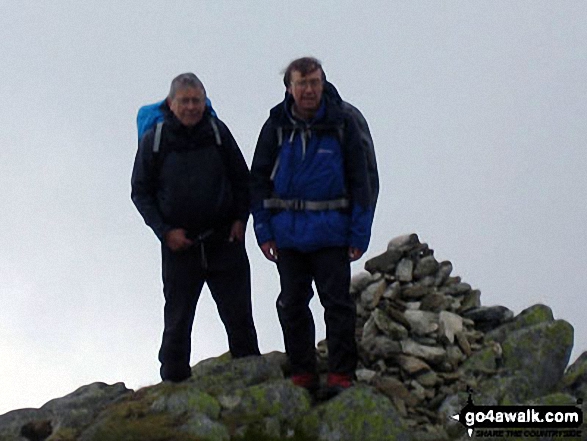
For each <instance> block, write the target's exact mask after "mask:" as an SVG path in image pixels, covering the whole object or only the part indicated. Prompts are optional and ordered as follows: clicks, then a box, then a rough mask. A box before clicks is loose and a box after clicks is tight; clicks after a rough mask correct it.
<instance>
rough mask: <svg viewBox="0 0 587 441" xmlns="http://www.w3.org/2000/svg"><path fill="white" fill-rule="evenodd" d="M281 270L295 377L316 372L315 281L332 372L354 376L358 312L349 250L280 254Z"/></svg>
mask: <svg viewBox="0 0 587 441" xmlns="http://www.w3.org/2000/svg"><path fill="white" fill-rule="evenodd" d="M277 268H278V270H279V276H280V281H281V293H280V295H279V297H278V299H277V312H278V316H279V321H280V323H281V328H282V330H283V336H284V341H285V350H286V352H287V354H288V356H289V359H290V362H291V365H292V372H293V373H294V374H300V373H313V372H315V371H316V352H315V347H316V343H315V339H316V331H315V326H314V319H313V317H312V312H311V310H310V308H309V303H310V300H311V299H312V297H313V295H314V292H313V290H312V280H314V282H315V284H316V288H317V291H318V296H319V298H320V302H321V303H322V306H323V307H324V320H325V322H326V338H327V340H328V354H329V357H328V370H329V372H331V373H340V374H348V375H353V374H354V371H355V369H356V366H357V348H356V343H355V316H356V307H355V302H354V300H353V298H352V297H351V295H350V294H349V285H350V262H349V257H348V249H347V248H324V249H321V250H318V251H315V252H311V253H302V252H299V251H296V250H292V249H280V250H279V261H278V262H277Z"/></svg>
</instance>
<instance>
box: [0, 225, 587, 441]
mask: <svg viewBox="0 0 587 441" xmlns="http://www.w3.org/2000/svg"><path fill="white" fill-rule="evenodd" d="M365 270H366V271H364V272H361V273H360V274H356V275H355V276H353V279H352V283H351V293H352V295H353V296H354V297H355V299H356V304H357V322H356V339H357V344H358V348H359V353H360V363H359V366H358V369H357V371H356V377H357V379H356V382H355V385H354V386H353V387H351V388H350V389H347V390H346V391H344V392H342V393H340V394H339V395H338V396H336V397H334V398H331V399H329V400H321V399H316V398H315V397H311V396H310V394H309V393H308V392H307V391H306V390H305V389H302V388H299V387H296V386H294V385H293V383H292V382H291V381H290V380H289V379H288V376H289V368H288V362H287V358H286V356H285V354H283V353H279V352H272V353H269V354H265V355H263V356H260V357H248V358H243V359H236V360H233V359H231V357H230V356H229V355H228V354H225V355H223V356H220V357H218V358H212V359H208V360H204V361H202V362H200V363H198V364H197V365H195V366H194V367H193V368H192V373H193V375H192V377H191V378H190V379H189V380H187V381H185V382H183V383H179V384H173V383H167V382H163V383H160V384H157V385H154V386H150V387H146V388H143V389H140V390H137V391H132V390H129V389H127V388H126V387H125V386H124V384H123V383H118V384H114V385H107V384H103V383H95V384H90V385H87V386H83V387H81V388H79V389H78V390H76V391H75V392H73V393H72V394H70V395H67V396H65V397H63V398H58V399H55V400H52V401H50V402H48V403H47V404H45V405H44V406H43V407H41V408H40V409H21V410H15V411H12V412H9V413H7V414H5V415H1V416H0V441H26V440H31V441H44V440H47V441H73V440H79V441H220V440H251V441H252V440H254V441H269V440H300V441H301V440H320V441H357V440H360V441H383V440H389V441H394V440H396V441H408V440H414V441H426V440H431V441H432V440H438V441H442V440H466V439H485V440H489V439H491V440H501V439H508V440H514V439H524V440H541V441H542V440H548V439H555V437H556V439H560V437H558V436H557V435H555V434H552V433H551V434H549V433H548V432H547V431H543V432H540V431H538V430H535V431H529V432H526V433H525V434H524V433H523V432H521V433H520V432H518V434H517V435H512V434H507V433H506V432H505V431H499V430H494V431H488V433H485V434H481V435H482V436H483V437H482V438H481V437H478V434H477V432H475V433H473V436H472V437H470V436H469V434H468V433H467V431H466V430H465V426H464V425H463V424H461V423H460V422H458V421H455V419H453V418H452V417H453V416H454V415H456V414H459V413H460V412H461V410H462V409H463V408H464V407H465V406H466V405H467V403H468V400H472V401H473V402H474V404H475V405H486V406H516V405H524V406H531V405H533V406H541V405H542V406H544V405H550V406H554V405H558V406H566V407H567V408H575V409H579V410H580V407H581V406H583V409H582V410H586V409H585V404H583V401H582V399H583V398H584V397H585V395H586V393H587V352H586V353H583V354H582V355H581V356H580V357H579V358H578V359H577V360H576V361H575V362H574V363H573V364H572V365H571V366H567V365H568V363H569V357H570V354H571V350H572V347H573V327H572V326H571V325H570V324H569V323H567V322H565V321H564V320H556V319H555V318H554V316H553V313H552V311H551V309H550V308H549V307H548V306H545V305H535V306H532V307H530V308H528V309H526V310H525V311H522V312H521V313H520V314H518V315H514V313H513V312H512V311H511V310H509V309H508V308H507V307H504V306H485V305H482V304H481V293H480V291H479V290H477V289H474V288H473V287H471V285H469V284H468V283H466V282H464V281H462V280H461V278H460V277H457V276H453V275H452V270H453V265H452V264H451V262H449V261H443V262H438V261H437V260H436V259H435V257H434V251H433V250H432V249H430V248H429V246H428V245H427V244H425V243H421V242H420V240H419V238H418V236H417V235H416V234H410V235H406V236H401V237H397V238H394V239H393V240H391V241H390V242H389V244H388V247H387V250H386V251H385V252H384V253H383V254H381V255H379V256H376V257H374V258H372V259H370V260H369V261H367V262H366V264H365ZM327 356H328V353H327V349H326V342H325V341H322V342H320V343H319V344H318V345H317V348H316V357H317V358H318V361H319V363H318V365H319V367H320V369H321V374H322V375H321V376H322V381H324V377H325V374H326V365H327V364H326V361H327ZM577 430H578V431H581V432H582V434H583V436H581V435H580V434H579V432H578V431H576V433H575V435H576V436H575V435H574V436H572V437H565V438H564V439H567V440H571V439H574V440H580V439H587V427H585V425H583V426H582V427H580V428H578V429H577ZM506 435H507V436H506ZM516 436H523V438H519V437H518V438H516Z"/></svg>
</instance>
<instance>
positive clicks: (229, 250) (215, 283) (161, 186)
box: [131, 73, 259, 382]
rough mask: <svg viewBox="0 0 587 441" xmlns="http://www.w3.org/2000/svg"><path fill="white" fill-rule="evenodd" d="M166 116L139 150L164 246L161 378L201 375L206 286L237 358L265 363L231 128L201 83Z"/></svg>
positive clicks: (139, 169) (135, 175)
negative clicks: (197, 364)
mask: <svg viewBox="0 0 587 441" xmlns="http://www.w3.org/2000/svg"><path fill="white" fill-rule="evenodd" d="M161 110H162V111H163V113H164V115H165V120H164V123H163V124H162V125H161V126H160V127H159V128H156V127H154V128H152V129H150V130H149V131H148V132H146V133H145V135H144V136H143V137H142V139H141V141H140V143H139V149H138V152H137V155H136V158H135V163H134V168H133V172H132V181H131V184H132V194H131V198H132V201H133V202H134V204H135V205H136V207H137V209H138V210H139V212H140V214H141V216H142V217H143V219H144V220H145V223H146V224H147V225H148V226H149V227H151V228H152V229H153V231H154V232H155V234H156V235H157V237H158V238H159V239H160V240H161V254H162V264H163V293H164V296H165V310H164V321H165V329H164V332H163V341H162V344H161V349H160V351H159V361H160V362H161V378H162V379H163V380H170V381H175V382H179V381H183V380H185V379H187V378H189V377H190V375H191V370H190V365H189V362H190V352H191V331H192V325H193V321H194V316H195V310H196V304H197V301H198V298H199V296H200V293H201V290H202V287H203V285H204V282H206V283H207V284H208V287H209V288H210V292H211V293H212V297H213V298H214V301H215V302H216V305H217V307H218V312H219V314H220V318H221V320H222V322H223V323H224V327H225V329H226V333H227V335H228V345H229V349H230V352H231V354H232V356H233V357H244V356H248V355H259V348H258V344H257V334H256V331H255V326H254V323H253V317H252V306H251V280H250V268H249V261H248V257H247V254H246V250H245V245H244V235H245V228H246V223H247V218H248V216H249V202H250V197H249V190H248V185H249V171H248V168H247V165H246V163H245V161H244V158H243V156H242V153H241V151H240V149H239V148H238V145H237V144H236V141H235V140H234V138H233V137H232V134H231V133H230V131H229V129H228V127H227V126H226V125H225V124H224V123H222V122H221V121H220V120H218V119H217V118H216V117H215V116H213V115H212V112H211V108H210V107H208V106H207V105H206V91H205V89H204V85H203V84H202V82H201V81H200V80H199V79H198V77H196V75H194V74H192V73H187V74H182V75H179V76H178V77H176V78H175V79H174V80H173V81H172V83H171V90H170V92H169V96H168V98H167V100H166V101H165V102H164V103H163V105H162V109H161Z"/></svg>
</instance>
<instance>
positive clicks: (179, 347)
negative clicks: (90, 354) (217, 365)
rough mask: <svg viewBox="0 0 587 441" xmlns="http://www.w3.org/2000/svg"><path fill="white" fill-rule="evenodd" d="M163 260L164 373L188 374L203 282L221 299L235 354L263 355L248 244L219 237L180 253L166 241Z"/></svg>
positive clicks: (220, 307) (161, 355)
mask: <svg viewBox="0 0 587 441" xmlns="http://www.w3.org/2000/svg"><path fill="white" fill-rule="evenodd" d="M162 263H163V294H164V296H165V309H164V320H165V329H164V331H163V341H162V344H161V349H160V351H159V361H160V362H161V363H162V368H161V375H162V377H165V374H164V372H176V373H177V372H184V373H185V372H186V369H187V374H186V375H185V376H189V362H190V352H191V333H192V325H193V322H194V316H195V311H196V304H197V302H198V299H199V297H200V293H201V291H202V287H203V285H204V282H206V283H207V284H208V288H209V289H210V293H211V294H212V298H213V299H214V301H215V302H216V306H217V308H218V312H219V314H220V319H221V320H222V323H223V324H224V327H225V329H226V334H227V336H228V346H229V349H230V353H231V354H232V356H233V357H244V356H247V355H259V354H260V352H259V347H258V344H257V333H256V331H255V325H254V323H253V314H252V305H251V276H250V267H249V260H248V257H247V254H246V251H245V246H244V243H243V242H237V241H235V242H228V240H219V241H214V242H210V243H204V244H203V246H202V244H201V243H196V244H194V245H193V246H192V247H190V248H189V249H187V250H185V251H180V252H173V251H171V249H169V247H167V246H166V245H163V246H162ZM211 338H215V339H216V338H218V336H212V337H211ZM171 375H174V374H171ZM179 375H180V376H183V375H182V374H179ZM164 379H166V378H164Z"/></svg>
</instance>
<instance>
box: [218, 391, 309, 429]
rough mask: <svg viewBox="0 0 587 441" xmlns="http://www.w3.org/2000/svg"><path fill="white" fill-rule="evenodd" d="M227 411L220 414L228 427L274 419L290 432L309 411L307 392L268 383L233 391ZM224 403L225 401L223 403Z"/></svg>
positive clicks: (224, 410)
mask: <svg viewBox="0 0 587 441" xmlns="http://www.w3.org/2000/svg"><path fill="white" fill-rule="evenodd" d="M231 395H234V396H235V397H238V398H240V399H238V400H237V399H234V400H233V403H232V404H231V406H230V407H229V408H225V409H223V410H222V421H223V422H224V423H225V424H227V425H232V424H237V425H246V424H250V423H253V422H255V421H259V420H261V419H264V418H276V419H277V420H278V421H279V422H280V423H281V424H282V425H283V428H284V431H286V430H287V428H293V427H294V426H295V424H296V419H297V418H299V417H300V415H303V414H304V413H305V412H307V411H308V410H309V409H310V396H309V394H308V392H307V391H306V390H305V389H303V388H300V387H296V386H294V385H293V383H292V382H291V381H289V380H276V381H269V382H266V383H263V384H259V385H256V386H251V387H248V388H244V389H239V390H236V391H235V392H234V393H233V394H231ZM223 401H225V402H226V398H224V399H223Z"/></svg>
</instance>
